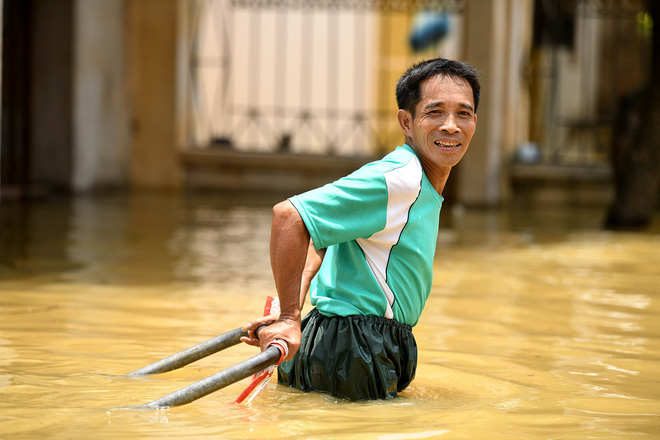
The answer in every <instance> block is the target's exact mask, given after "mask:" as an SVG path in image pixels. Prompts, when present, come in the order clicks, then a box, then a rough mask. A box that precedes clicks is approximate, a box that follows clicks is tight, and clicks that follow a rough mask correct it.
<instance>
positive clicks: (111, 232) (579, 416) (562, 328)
mask: <svg viewBox="0 0 660 440" xmlns="http://www.w3.org/2000/svg"><path fill="white" fill-rule="evenodd" d="M275 201H276V200H268V201H266V202H267V203H263V201H259V200H250V199H245V198H240V197H239V198H236V197H225V198H220V197H218V196H195V197H192V196H185V197H170V196H163V195H133V196H126V197H110V196H108V197H103V198H85V197H83V198H75V199H72V200H68V199H66V200H45V201H40V202H32V203H30V204H26V205H15V204H5V205H3V206H2V210H0V438H25V437H29V438H56V439H57V438H90V437H93V438H118V437H127V438H162V437H177V436H178V437H184V438H204V437H206V438H287V439H288V438H351V439H354V438H380V439H416V438H485V437H487V438H494V439H497V438H502V439H514V438H515V439H518V438H524V439H535V438H543V439H545V438H585V437H587V436H589V438H638V437H643V438H649V437H650V438H652V437H657V436H660V424H658V414H660V388H658V383H657V382H658V376H659V374H660V338H659V334H660V319H659V318H660V306H659V305H658V300H657V294H658V293H657V290H658V289H657V286H658V285H660V273H659V272H658V267H659V266H660V229H659V228H658V227H657V225H655V226H654V229H652V230H651V231H649V232H647V233H637V234H626V233H608V232H602V231H600V230H599V223H600V220H601V217H602V212H601V211H600V210H590V209H587V208H582V209H572V210H570V211H566V210H564V211H562V210H558V209H553V210H545V211H538V210H537V211H517V212H513V211H488V212H482V211H471V210H467V211H466V210H460V209H454V210H449V209H447V210H446V211H445V212H443V216H442V224H441V231H440V235H439V239H438V253H437V257H436V266H435V278H434V284H433V291H432V294H431V298H430V299H429V301H428V304H427V307H426V309H425V311H424V314H423V315H422V318H421V320H420V323H419V325H418V326H417V327H416V328H415V335H416V338H417V342H418V345H419V350H420V353H419V356H420V364H419V368H418V373H417V378H416V379H415V381H414V382H413V384H412V385H411V387H410V388H409V389H408V390H406V391H405V392H404V393H403V396H402V397H401V398H399V399H395V400H390V401H378V402H354V403H349V402H341V401H340V402H338V401H336V400H335V399H333V398H331V397H329V396H326V395H319V394H304V393H300V392H297V391H293V390H289V389H284V388H282V387H279V386H277V385H276V384H275V383H274V382H272V383H270V384H269V386H268V387H267V388H266V390H265V391H264V392H263V393H262V394H260V395H259V397H258V398H257V399H256V400H255V401H254V402H253V403H252V404H251V405H250V406H241V405H232V404H229V403H228V402H231V401H233V400H234V399H235V398H236V396H237V395H238V393H240V391H242V389H243V388H244V386H245V384H235V385H232V386H230V387H227V388H226V389H223V390H221V391H218V392H217V393H215V394H213V395H211V396H208V397H206V398H204V399H201V400H199V401H197V402H195V403H193V404H191V405H187V406H183V407H179V408H172V409H167V410H160V411H134V410H125V409H121V408H122V407H125V406H127V405H133V404H139V403H145V402H148V401H151V400H154V399H156V398H158V397H161V396H163V395H165V394H168V393H169V392H171V391H173V390H176V389H179V388H182V387H183V386H186V385H188V384H190V383H192V382H195V381H198V380H200V379H202V378H204V377H207V376H209V375H211V374H214V373H216V372H217V371H219V370H221V369H223V368H226V367H227V366H229V365H233V364H235V363H237V362H239V361H242V360H244V359H245V358H247V357H249V356H251V355H253V354H255V351H254V350H255V349H254V348H253V347H247V346H236V347H232V348H231V349H228V350H226V351H224V352H222V353H219V354H217V355H214V356H211V357H209V358H207V359H204V360H201V361H198V362H197V363H195V364H193V365H190V366H188V367H185V368H183V369H181V370H178V371H174V372H170V373H165V374H162V375H158V376H153V377H146V378H140V379H131V378H125V377H122V375H123V374H124V373H127V372H129V371H132V370H135V369H136V368H139V367H142V366H144V365H146V364H148V363H150V362H153V361H154V360H157V359H160V358H162V357H165V356H167V355H169V354H172V353H174V352H176V351H179V350H181V349H183V348H187V347H190V346H192V345H194V344H196V343H199V342H201V341H203V340H206V339H208V338H210V337H212V336H215V335H217V334H219V333H223V332H225V331H227V330H230V329H233V328H236V327H237V326H240V325H242V324H243V323H244V322H246V321H247V320H249V319H252V318H254V317H255V315H257V314H259V313H260V310H261V309H262V307H263V302H264V298H265V296H266V295H269V294H273V292H274V289H273V283H272V279H271V274H270V266H269V256H268V238H269V234H270V219H271V211H270V206H271V205H272V203H273V202H275ZM307 308H309V306H308V307H307Z"/></svg>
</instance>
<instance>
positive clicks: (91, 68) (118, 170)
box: [73, 0, 130, 191]
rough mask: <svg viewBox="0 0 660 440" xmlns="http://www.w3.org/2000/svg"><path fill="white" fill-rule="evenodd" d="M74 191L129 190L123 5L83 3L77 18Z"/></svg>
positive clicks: (109, 0)
mask: <svg viewBox="0 0 660 440" xmlns="http://www.w3.org/2000/svg"><path fill="white" fill-rule="evenodd" d="M74 14H75V16H74V29H75V36H74V45H75V46H74V67H73V144H74V152H73V188H74V190H75V191H88V190H91V189H98V188H103V187H116V186H123V185H126V184H127V183H128V175H129V163H130V158H129V151H128V145H129V141H130V138H129V124H130V113H129V105H128V96H127V89H126V87H125V63H124V60H125V42H124V1H123V0H77V1H76V4H75V12H74Z"/></svg>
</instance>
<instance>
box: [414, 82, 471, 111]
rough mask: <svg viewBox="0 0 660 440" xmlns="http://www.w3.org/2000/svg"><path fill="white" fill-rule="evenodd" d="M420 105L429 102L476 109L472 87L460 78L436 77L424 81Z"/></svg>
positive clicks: (421, 87)
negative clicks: (460, 105)
mask: <svg viewBox="0 0 660 440" xmlns="http://www.w3.org/2000/svg"><path fill="white" fill-rule="evenodd" d="M420 92H421V99H420V104H422V103H425V102H429V101H434V102H435V101H438V102H442V103H452V102H454V103H463V104H469V105H470V106H472V107H474V96H473V93H472V86H471V85H470V83H468V82H467V80H466V79H465V78H461V77H459V76H446V75H435V76H432V77H430V78H427V79H425V80H424V81H422V83H421V85H420Z"/></svg>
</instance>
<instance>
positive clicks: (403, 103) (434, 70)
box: [396, 58, 481, 117]
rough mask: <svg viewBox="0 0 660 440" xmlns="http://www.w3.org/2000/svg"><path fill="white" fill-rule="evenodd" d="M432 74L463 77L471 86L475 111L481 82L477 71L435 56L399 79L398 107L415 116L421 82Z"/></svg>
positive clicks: (468, 66)
mask: <svg viewBox="0 0 660 440" xmlns="http://www.w3.org/2000/svg"><path fill="white" fill-rule="evenodd" d="M434 76H449V77H457V78H463V79H464V80H465V81H467V83H468V84H469V85H470V86H471V87H472V96H473V99H474V111H475V113H476V111H477V107H479V100H480V98H481V84H480V83H479V78H478V72H477V71H476V70H475V69H474V68H473V67H472V66H470V65H469V64H467V63H464V62H462V61H454V60H448V59H445V58H435V59H432V60H428V61H423V62H421V63H419V64H416V65H414V66H413V67H411V68H410V69H408V71H406V73H404V74H403V76H402V77H401V78H400V79H399V81H398V82H397V84H396V101H397V104H398V105H399V108H400V109H403V110H408V111H409V112H410V114H411V115H412V116H413V117H414V116H415V107H416V106H417V104H418V103H419V100H420V99H421V97H422V93H421V84H422V82H423V81H424V80H426V79H429V78H431V77H434Z"/></svg>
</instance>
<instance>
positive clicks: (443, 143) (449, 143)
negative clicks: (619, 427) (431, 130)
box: [433, 141, 461, 149]
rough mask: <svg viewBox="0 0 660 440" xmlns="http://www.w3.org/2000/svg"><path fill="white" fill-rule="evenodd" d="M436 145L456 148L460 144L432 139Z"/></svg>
mask: <svg viewBox="0 0 660 440" xmlns="http://www.w3.org/2000/svg"><path fill="white" fill-rule="evenodd" d="M433 143H434V144H435V145H436V146H437V147H440V148H450V149H451V148H458V147H460V146H461V143H460V142H442V141H434V142H433Z"/></svg>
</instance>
